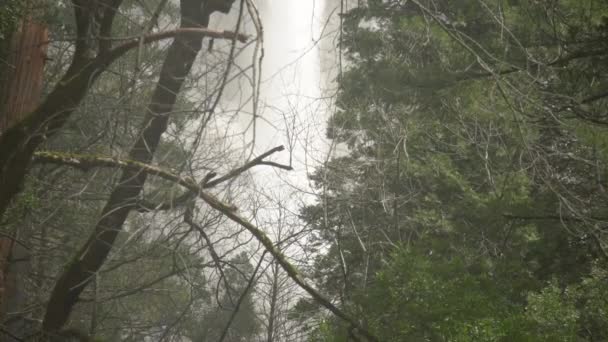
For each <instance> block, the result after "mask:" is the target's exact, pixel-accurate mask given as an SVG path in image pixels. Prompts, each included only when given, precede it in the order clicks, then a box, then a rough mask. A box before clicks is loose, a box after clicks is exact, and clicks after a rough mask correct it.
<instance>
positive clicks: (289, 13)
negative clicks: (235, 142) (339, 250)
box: [214, 0, 340, 192]
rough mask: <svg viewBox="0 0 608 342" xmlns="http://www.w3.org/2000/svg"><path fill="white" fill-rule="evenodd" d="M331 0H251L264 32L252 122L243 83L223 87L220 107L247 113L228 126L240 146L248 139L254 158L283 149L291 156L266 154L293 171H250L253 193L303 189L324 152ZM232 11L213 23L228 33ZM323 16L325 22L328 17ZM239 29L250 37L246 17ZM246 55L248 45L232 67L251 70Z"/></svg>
mask: <svg viewBox="0 0 608 342" xmlns="http://www.w3.org/2000/svg"><path fill="white" fill-rule="evenodd" d="M339 3H340V2H339V0H316V1H313V0H258V1H256V4H257V6H258V10H259V14H260V19H261V22H262V26H263V32H264V34H263V37H264V38H263V39H264V42H263V49H264V59H263V63H262V66H261V69H260V70H256V72H257V73H258V75H260V77H261V84H260V93H259V102H258V107H257V108H256V111H255V113H256V114H257V117H256V119H255V124H252V112H253V108H252V106H253V102H252V101H249V103H248V106H243V103H242V101H243V99H244V98H246V96H244V95H243V94H244V93H247V92H249V93H250V92H251V91H252V89H251V88H250V86H249V85H245V84H243V83H242V82H241V83H237V82H235V83H233V84H231V85H230V86H229V87H228V90H227V93H226V100H225V101H226V103H225V105H226V107H230V106H232V108H233V109H234V110H236V109H235V108H237V107H238V108H249V109H248V110H247V109H240V110H241V114H239V119H238V120H237V121H238V125H237V126H236V127H235V126H232V127H231V129H232V130H233V131H234V132H236V131H238V130H246V134H243V135H242V138H243V141H242V144H243V145H244V146H249V144H251V143H252V142H253V143H254V145H253V154H254V155H257V154H260V153H262V152H264V151H266V150H268V149H270V148H272V147H275V146H278V145H284V146H285V148H286V149H287V150H288V151H289V152H291V153H289V152H288V151H285V152H282V153H281V154H277V155H276V156H273V160H276V161H278V162H281V163H282V164H291V165H292V166H293V169H294V170H293V171H290V172H285V171H280V170H275V169H272V168H269V167H260V168H257V169H256V170H254V171H253V174H254V183H255V184H256V186H257V190H260V189H264V190H268V189H275V190H276V189H279V190H278V192H285V191H288V190H287V189H288V188H289V189H291V190H293V188H294V187H295V188H298V189H304V190H307V189H308V180H307V175H308V174H310V173H311V172H313V170H314V168H315V167H316V166H318V165H319V164H320V163H322V161H323V160H324V159H325V156H326V155H327V153H328V150H329V149H328V142H327V141H326V139H325V126H326V122H327V118H328V115H329V113H330V112H331V99H330V98H331V97H330V96H329V95H331V94H329V92H328V91H327V89H328V84H329V85H330V84H331V82H330V81H331V80H332V79H333V76H331V75H332V73H333V72H334V71H335V70H334V69H335V65H336V63H334V62H333V61H334V59H335V58H334V53H335V51H334V50H335V49H334V48H333V47H334V46H335V38H336V35H335V32H336V25H334V24H333V23H335V21H336V19H335V17H336V14H337V11H336V10H335V9H336V8H338V7H339ZM236 6H237V7H238V4H237V5H236ZM237 12H238V8H235V9H233V12H232V15H231V16H229V17H218V18H214V19H215V20H216V22H215V23H214V24H215V25H217V26H219V27H221V28H224V29H232V30H234V27H235V24H236V17H237V15H236V13H237ZM244 12H245V13H246V12H247V11H244ZM330 15H333V20H328V18H329V16H330ZM245 17H246V16H245ZM241 28H242V30H244V31H245V32H247V33H250V34H252V33H254V32H255V28H254V26H253V24H252V23H251V21H250V20H246V19H245V20H243V23H242V24H241ZM253 53H254V49H253V44H252V45H251V46H250V47H249V48H248V49H247V51H245V52H244V53H241V54H239V55H238V56H237V58H236V60H235V62H236V63H237V65H239V66H240V68H245V67H247V66H251V65H252V57H253ZM322 62H323V63H322ZM321 64H323V66H322V65H321ZM329 88H331V85H330V86H329ZM231 125H234V122H232V123H231Z"/></svg>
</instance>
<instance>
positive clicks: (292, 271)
mask: <svg viewBox="0 0 608 342" xmlns="http://www.w3.org/2000/svg"><path fill="white" fill-rule="evenodd" d="M34 158H35V160H37V161H39V162H47V163H52V164H64V165H69V166H73V167H76V168H79V169H82V170H89V169H91V168H95V167H119V168H122V169H128V170H131V171H137V172H145V173H148V174H149V175H154V176H158V177H161V178H163V179H165V180H168V181H171V182H174V183H177V184H179V185H181V186H183V187H185V188H186V189H188V190H190V191H192V192H194V193H196V194H197V196H198V197H199V198H201V199H202V200H203V201H205V202H206V203H207V204H208V205H209V206H210V207H212V208H213V209H216V210H217V211H219V212H221V213H222V214H224V215H225V216H226V217H228V218H229V219H230V220H232V221H233V222H235V223H237V224H239V225H240V226H242V227H243V228H245V229H247V230H248V231H249V232H250V233H251V234H252V235H253V236H254V237H255V238H256V239H257V240H258V241H259V242H260V243H261V244H262V245H263V246H264V247H265V249H266V250H267V251H268V252H269V253H270V254H271V255H272V256H273V257H274V258H275V259H276V260H277V262H278V263H279V265H281V268H283V270H284V271H285V272H286V273H287V275H288V276H289V277H290V278H291V279H292V280H293V281H294V282H295V283H296V284H298V286H300V287H301V288H302V289H303V290H304V291H306V292H307V293H308V294H309V295H310V296H311V297H312V298H313V299H314V300H315V301H317V302H318V303H319V304H321V305H323V306H324V307H325V308H326V309H328V310H329V311H331V312H332V313H333V314H334V315H336V316H338V317H339V318H341V319H342V320H344V321H346V322H347V323H348V324H350V325H351V326H352V327H353V329H355V330H356V331H357V332H359V333H361V334H362V335H364V336H365V337H366V338H368V339H369V340H370V341H378V339H377V338H376V337H375V336H374V335H372V334H371V333H370V332H369V331H367V330H366V329H364V328H363V327H362V326H361V325H360V324H359V323H358V322H357V321H356V320H355V319H354V318H352V317H350V315H348V314H347V313H346V312H344V311H342V310H341V309H340V308H338V307H337V306H335V305H334V304H333V303H332V302H331V301H329V300H328V299H327V298H325V297H324V296H323V295H321V294H320V293H319V292H318V291H317V290H316V289H315V288H313V287H312V286H311V285H310V284H308V283H307V282H306V280H305V279H304V278H303V277H302V276H301V275H300V273H299V272H298V270H297V269H296V267H295V266H293V265H292V264H291V263H290V262H289V260H287V257H286V256H285V255H284V254H283V253H282V252H281V251H280V250H279V249H278V248H277V247H276V246H275V245H274V243H273V242H272V240H270V238H269V237H268V236H267V235H266V233H264V231H263V230H262V229H260V228H258V227H257V226H255V225H254V224H253V223H251V222H249V221H248V220H247V219H245V218H244V217H242V216H240V215H239V214H238V213H237V210H236V208H235V207H234V206H233V205H230V204H226V203H224V202H222V201H221V200H219V199H218V198H217V197H215V196H214V195H211V194H208V193H206V192H204V191H203V188H202V187H201V186H199V185H198V184H197V182H196V181H195V180H194V179H186V178H182V177H180V176H178V175H176V174H174V173H172V172H170V171H166V170H164V169H162V168H159V167H157V166H154V165H149V164H145V163H141V162H137V161H132V160H121V159H117V158H112V157H102V156H83V155H75V154H61V153H52V152H36V153H35V154H34Z"/></svg>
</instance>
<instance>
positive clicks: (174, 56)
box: [43, 0, 211, 334]
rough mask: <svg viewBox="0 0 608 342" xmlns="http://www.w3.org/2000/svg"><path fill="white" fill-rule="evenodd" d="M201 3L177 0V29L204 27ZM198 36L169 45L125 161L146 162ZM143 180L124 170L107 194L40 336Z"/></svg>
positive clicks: (93, 266)
mask: <svg viewBox="0 0 608 342" xmlns="http://www.w3.org/2000/svg"><path fill="white" fill-rule="evenodd" d="M202 3H203V0H182V1H181V16H182V17H181V23H180V27H181V28H192V27H206V26H207V25H208V22H209V15H210V14H211V11H205V13H202V11H201V4H202ZM201 46H202V39H201V38H200V37H191V36H179V37H177V38H176V39H174V41H173V43H172V44H171V46H170V47H169V50H168V53H167V56H166V57H165V61H164V63H163V67H162V70H161V74H160V78H159V80H158V83H157V86H156V89H155V91H154V93H153V95H152V98H151V100H150V103H149V105H148V107H147V113H146V117H145V119H144V125H143V130H142V132H141V133H140V135H139V138H138V140H137V141H136V142H135V144H134V146H133V148H132V149H131V151H130V153H129V157H128V158H129V159H130V160H134V161H139V162H143V163H150V162H151V161H152V159H153V157H154V152H155V151H156V148H157V147H158V144H159V142H160V139H161V136H162V134H163V133H164V132H165V130H166V128H167V124H168V121H169V115H170V113H171V111H172V109H173V106H174V104H175V101H176V99H177V95H178V93H179V91H180V88H181V86H182V84H183V82H184V80H185V78H186V76H187V75H188V73H189V72H190V68H191V67H192V64H193V63H194V60H195V59H196V56H197V54H198V52H199V50H200V49H201ZM146 178H147V173H146V172H141V171H134V170H129V169H124V170H123V171H122V176H121V178H120V181H119V183H118V185H117V186H116V187H115V188H114V190H113V191H112V193H111V194H110V198H109V199H108V201H107V202H106V205H105V207H104V208H103V210H102V213H101V218H100V220H99V221H98V223H97V225H96V227H95V228H94V230H93V232H92V233H91V235H90V237H89V239H88V241H87V242H86V243H85V245H84V246H82V248H81V250H80V252H79V253H78V254H77V255H76V256H75V257H74V258H73V261H72V262H71V264H69V265H68V267H67V268H66V270H65V271H64V273H63V274H61V276H60V277H59V280H58V281H57V283H56V284H55V287H54V289H53V292H52V294H51V298H50V300H49V303H48V306H47V311H46V314H45V317H44V321H43V330H44V332H45V333H49V334H53V333H56V332H58V331H59V330H60V329H61V328H62V327H63V326H64V325H65V323H66V322H67V320H68V318H69V315H70V312H71V311H72V308H73V307H74V305H75V304H76V302H77V301H78V297H79V296H80V294H81V293H82V291H83V290H84V288H85V287H86V286H87V284H88V283H89V282H90V281H91V280H92V279H93V276H94V275H95V273H96V272H97V271H98V270H99V269H100V268H101V266H102V265H103V263H104V262H105V260H106V258H107V256H108V254H109V253H110V250H111V249H112V246H113V244H114V241H115V240H116V237H117V236H118V233H119V232H120V231H121V230H122V226H123V224H124V222H125V220H126V219H127V216H128V214H129V212H130V211H131V210H132V209H134V208H135V204H136V200H137V197H138V195H139V193H140V192H141V190H142V189H143V186H144V183H145V181H146Z"/></svg>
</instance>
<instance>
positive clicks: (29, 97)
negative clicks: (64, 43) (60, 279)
mask: <svg viewBox="0 0 608 342" xmlns="http://www.w3.org/2000/svg"><path fill="white" fill-rule="evenodd" d="M47 45H48V30H47V28H46V26H45V25H43V24H40V23H36V22H33V21H32V20H31V19H29V18H25V19H23V20H22V21H21V23H20V24H19V25H18V27H17V30H16V31H15V32H14V33H13V34H12V37H11V43H10V47H9V49H8V52H7V59H6V61H4V62H3V65H4V70H3V72H2V75H3V79H2V80H1V83H2V84H1V90H0V134H2V132H3V131H6V130H7V129H8V128H9V127H10V126H12V125H14V124H16V123H17V122H19V121H20V120H21V119H22V115H23V114H24V113H28V112H30V111H32V110H33V109H34V108H36V106H37V105H38V102H39V101H40V96H41V92H42V79H43V75H44V64H45V61H46V48H47ZM7 233H9V234H10V235H11V236H10V237H4V236H3V237H1V238H0V322H2V324H4V326H5V329H6V330H7V331H8V332H9V333H12V334H14V335H16V334H19V332H20V331H21V330H23V327H22V325H21V324H22V323H23V321H22V320H20V319H15V318H16V317H13V316H11V315H10V313H13V312H19V311H20V310H21V309H22V307H23V306H24V305H25V299H26V296H25V294H24V291H25V289H24V283H23V281H24V279H23V274H24V273H25V270H26V269H27V268H28V267H29V266H30V265H29V255H28V250H27V249H26V248H24V246H22V245H20V244H18V243H15V241H16V239H18V240H21V241H27V240H28V238H27V236H26V235H27V234H26V233H27V232H26V231H24V230H23V229H19V230H14V231H11V232H7Z"/></svg>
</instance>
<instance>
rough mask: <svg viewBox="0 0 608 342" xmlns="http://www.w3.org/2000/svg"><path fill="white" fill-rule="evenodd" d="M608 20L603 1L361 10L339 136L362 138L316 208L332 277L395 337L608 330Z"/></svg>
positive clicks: (388, 4) (505, 337)
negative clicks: (607, 280) (607, 296)
mask: <svg viewBox="0 0 608 342" xmlns="http://www.w3.org/2000/svg"><path fill="white" fill-rule="evenodd" d="M607 20H608V6H606V4H605V3H604V2H601V1H593V0H589V1H560V2H550V3H548V2H538V1H511V2H504V1H407V2H401V1H368V2H367V3H366V4H361V5H360V6H359V7H356V8H354V9H352V10H350V11H349V12H347V13H346V14H345V15H344V25H343V30H344V32H343V40H342V47H343V48H344V52H345V56H346V58H347V60H348V63H347V65H348V67H347V68H346V70H345V71H344V72H343V73H342V74H341V75H340V77H339V79H338V80H339V86H340V91H339V93H338V98H337V104H338V107H339V110H338V111H337V112H336V113H335V114H334V116H333V117H332V118H331V119H330V122H329V127H328V136H329V138H331V139H334V140H335V141H336V142H338V143H341V144H342V145H343V146H345V147H347V150H348V153H346V154H343V155H342V156H340V157H336V158H334V159H332V160H330V161H329V163H327V164H326V165H325V166H324V167H322V168H320V169H318V170H317V171H316V173H315V174H314V175H312V179H313V180H314V181H315V184H316V185H317V188H318V190H319V191H320V192H321V193H322V196H321V197H320V198H321V199H322V200H321V201H320V202H319V203H318V204H317V205H314V206H309V207H306V208H304V209H303V210H302V217H303V219H304V220H306V221H307V222H309V223H310V224H312V225H313V226H314V227H315V228H316V232H317V234H316V241H315V242H316V244H311V246H318V247H316V248H317V250H325V251H327V252H326V253H323V254H322V255H321V256H319V257H318V259H317V261H316V269H315V272H316V273H315V277H316V279H317V281H318V284H319V285H320V286H321V287H322V288H323V289H324V290H325V291H326V292H327V293H329V294H331V295H333V296H334V297H335V298H336V299H337V300H339V301H340V303H341V304H342V305H343V306H344V307H345V308H347V309H348V310H350V311H351V312H353V313H355V314H357V315H359V316H361V317H364V321H365V322H366V323H367V324H368V325H369V326H370V327H372V330H373V331H375V333H376V334H378V336H380V340H383V341H390V340H393V341H410V340H411V341H560V340H562V341H579V340H602V339H604V338H605V336H604V334H605V333H604V331H605V329H604V328H603V325H604V324H606V320H605V317H604V314H603V313H602V312H603V311H602V310H604V309H599V310H598V309H597V308H598V307H602V308H606V303H605V301H599V302H600V303H599V304H598V306H597V307H596V306H594V304H592V303H594V302H595V300H594V299H592V298H597V297H595V296H597V295H598V294H599V293H602V292H603V291H605V289H606V287H605V286H604V285H600V282H601V280H600V279H603V278H604V276H603V275H602V274H604V272H605V269H606V267H607V265H606V261H607V256H608V255H607V254H606V253H605V251H604V248H605V246H606V242H607V240H606V236H605V227H606V226H607V223H608V221H607V219H608V217H607V216H606V215H605V214H604V213H605V211H606V207H607V205H608V197H607V196H606V195H605V190H604V188H605V186H606V175H605V170H606V162H607V161H608V159H607V158H606V157H607V156H606V152H607V150H606V141H607V140H606V124H607V123H608V122H606V121H604V120H605V119H606V113H608V112H607V107H608V106H606V104H607V102H606V98H608V96H607V94H606V89H607V86H608V79H607V78H606V75H607V74H608V45H606V42H607V41H608V40H607V39H606V38H608V37H607V36H608V30H607V28H608V27H607V26H606V23H607ZM321 246H325V247H323V248H321ZM361 289H363V290H361ZM323 322H324V323H323V324H321V326H320V327H319V328H318V330H317V332H316V333H317V334H318V336H317V339H318V340H328V341H334V340H335V341H343V340H344V341H345V340H346V339H347V337H348V335H349V332H348V331H347V330H345V328H343V327H341V326H340V325H339V324H338V323H337V322H335V321H333V320H324V321H323ZM313 340H315V338H313Z"/></svg>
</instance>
